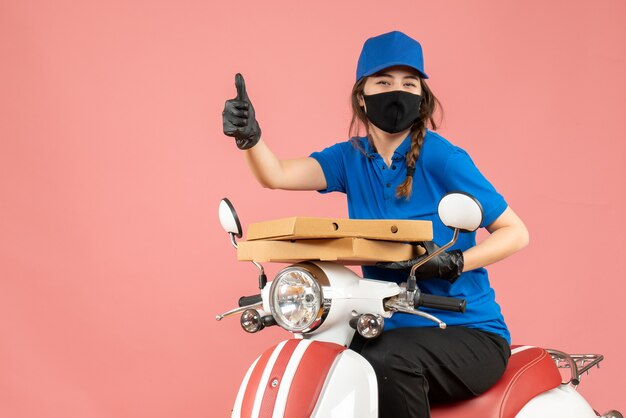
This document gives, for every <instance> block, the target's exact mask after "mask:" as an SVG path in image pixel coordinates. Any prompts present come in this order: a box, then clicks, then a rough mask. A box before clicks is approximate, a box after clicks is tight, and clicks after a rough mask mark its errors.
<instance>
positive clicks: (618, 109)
mask: <svg viewBox="0 0 626 418" xmlns="http://www.w3.org/2000/svg"><path fill="white" fill-rule="evenodd" d="M625 19H626V3H624V2H621V1H618V0H615V1H609V0H599V1H595V2H587V1H564V0H563V1H561V0H559V1H525V2H513V1H495V0H485V1H446V2H434V1H429V2H427V1H389V2H382V3H381V2H370V1H358V2H356V1H341V2H331V1H317V2H292V1H280V2H278V1H266V2H254V1H239V2H211V1H190V0H187V1H173V0H151V1H119V0H109V1H67V0H62V1H56V2H46V1H35V0H24V1H5V2H2V3H1V4H0V92H1V93H0V416H2V417H11V418H27V417H28V418H30V417H39V418H42V417H46V418H47V417H63V418H73V417H76V418H78V417H80V418H83V417H95V418H108V417H115V418H122V417H155V418H156V417H224V416H227V415H228V413H229V411H230V407H231V405H232V403H233V401H234V397H235V394H236V390H237V387H238V384H239V381H240V379H241V378H242V377H243V374H244V373H245V370H246V368H247V367H248V365H249V364H250V363H251V362H252V361H253V360H254V358H255V357H256V356H257V355H258V353H260V351H261V350H262V349H263V348H264V347H266V346H268V345H269V344H272V343H274V342H276V341H278V340H279V339H282V338H285V337H287V334H286V333H285V332H283V331H281V330H278V329H270V330H266V331H263V332H262V333H259V334H257V335H248V334H245V333H244V332H243V331H241V329H240V327H239V325H238V321H237V320H236V319H229V320H224V321H223V322H221V323H217V322H216V321H215V320H214V316H215V314H216V313H219V312H222V311H225V310H228V309H230V308H233V307H234V306H235V304H236V301H237V299H238V297H239V296H241V295H248V294H253V293H255V291H256V289H255V286H256V270H255V269H254V267H253V266H252V265H251V264H247V263H237V262H236V261H235V253H234V251H233V249H232V248H231V246H230V243H229V242H228V239H227V237H226V235H225V234H224V233H223V232H222V231H221V229H220V226H219V223H218V220H217V205H218V201H219V199H220V198H222V197H224V196H228V197H229V198H230V199H231V200H232V201H233V202H234V204H235V205H236V207H237V209H238V211H239V214H240V217H241V219H242V221H243V222H244V224H247V223H250V222H255V221H260V220H266V219H270V218H278V217H284V216H292V215H309V216H333V217H341V216H347V210H346V204H345V201H344V197H343V196H342V195H338V194H335V195H327V196H322V195H319V194H317V193H315V192H283V191H272V190H265V189H262V188H261V187H260V186H259V185H258V184H257V183H256V182H255V181H254V180H253V178H252V176H251V175H250V174H249V172H248V170H247V168H246V166H245V163H244V161H243V158H242V155H241V154H240V152H239V151H238V150H237V149H236V148H235V146H234V144H233V141H232V140H231V139H229V138H226V137H224V136H223V134H222V129H221V117H220V115H221V111H222V106H223V103H224V101H225V100H226V99H228V98H231V97H234V95H235V89H234V74H235V73H236V72H241V73H243V74H244V75H245V77H246V81H247V86H248V93H249V95H250V97H251V99H252V101H253V103H254V106H255V108H256V109H257V114H258V119H259V121H260V123H261V126H262V128H263V136H264V138H265V140H266V141H267V142H268V143H269V144H271V146H272V148H273V149H274V151H275V152H276V153H277V154H278V155H279V156H281V157H284V158H287V157H299V156H304V155H308V154H309V153H310V152H311V151H314V150H319V149H322V148H324V147H326V146H328V145H330V144H333V143H335V142H337V141H341V140H344V139H346V137H347V129H348V123H349V108H348V95H349V91H350V88H351V86H352V83H353V81H354V80H353V77H354V70H355V65H356V60H357V57H358V53H359V50H360V47H361V45H362V42H363V41H364V40H365V39H366V38H367V37H369V36H372V35H375V34H379V33H382V32H386V31H389V30H393V29H399V30H402V31H405V32H406V33H408V34H409V35H411V36H414V37H416V38H417V39H419V40H420V41H421V42H422V44H423V47H424V51H425V62H426V71H427V73H428V74H429V75H430V77H431V79H430V85H431V87H432V88H433V90H434V91H435V92H436V94H437V96H438V97H439V99H440V100H441V102H442V103H443V105H444V109H445V119H444V123H443V126H442V128H441V130H440V132H441V134H442V135H444V136H445V137H447V138H448V139H450V140H451V141H453V142H454V143H456V144H458V145H460V146H462V147H464V148H465V149H467V150H468V151H469V152H470V154H471V155H472V156H473V158H474V160H475V162H476V163H477V164H478V166H479V167H480V168H481V170H482V171H483V172H484V173H485V175H486V176H487V177H488V178H490V179H491V180H492V182H493V183H494V184H495V186H496V187H497V188H498V189H499V190H500V191H501V192H502V193H503V194H504V195H505V197H506V198H507V200H508V201H509V203H510V204H511V206H512V207H513V208H514V209H515V210H516V212H517V213H518V214H519V215H520V216H521V217H522V218H523V219H524V220H525V222H526V224H527V225H528V227H529V229H530V231H531V243H530V246H529V247H528V248H526V249H525V250H523V251H522V252H521V253H518V254H516V255H515V256H513V257H511V258H510V259H507V260H505V261H503V262H500V263H498V264H497V265H494V266H492V267H491V268H490V272H491V277H492V283H493V286H494V288H495V289H496V292H497V295H498V300H499V302H500V303H501V305H502V307H503V310H504V313H505V315H506V319H507V321H508V324H509V326H510V328H511V332H512V336H513V342H514V343H517V344H533V345H541V346H546V347H554V348H558V349H561V350H563V351H568V352H599V353H603V354H604V355H605V356H606V360H605V362H604V363H603V364H602V368H601V369H599V370H594V371H593V373H591V375H590V376H587V377H585V378H584V379H583V381H582V385H581V387H580V391H581V392H582V393H583V394H584V395H585V396H586V397H588V398H589V399H590V400H591V402H592V404H593V406H594V407H595V408H596V409H598V410H600V411H604V410H606V409H609V408H620V409H621V410H622V411H624V410H626V401H625V400H624V399H625V398H624V393H625V392H624V388H625V386H626V385H624V379H623V377H624V375H626V362H624V359H623V356H624V348H623V346H622V345H623V344H625V343H626V332H625V331H624V328H625V327H624V322H625V320H626V316H625V314H624V299H625V298H626V284H625V278H626V277H625V274H624V260H625V258H626V257H625V256H626V238H625V235H626V217H625V216H624V207H625V206H626V198H625V193H624V191H625V189H626V187H625V186H626V184H625V179H626V169H625V163H624V156H625V151H626V147H625V145H624V140H625V137H624V128H625V127H626V126H625V123H624V114H625V111H626V81H625V80H626V79H625V78H624V74H626V48H625V45H624V40H625V39H626V25H624V21H625ZM266 267H267V269H268V272H269V275H270V276H271V275H273V274H274V273H275V272H276V271H277V270H278V269H279V268H280V267H281V266H270V265H268V266H266Z"/></svg>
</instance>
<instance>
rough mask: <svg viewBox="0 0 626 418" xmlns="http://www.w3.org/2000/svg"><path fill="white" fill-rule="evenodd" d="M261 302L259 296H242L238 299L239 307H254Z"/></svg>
mask: <svg viewBox="0 0 626 418" xmlns="http://www.w3.org/2000/svg"><path fill="white" fill-rule="evenodd" d="M262 301H263V299H261V295H252V296H242V297H240V298H239V307H242V306H250V305H256V304H259V303H261V302H262Z"/></svg>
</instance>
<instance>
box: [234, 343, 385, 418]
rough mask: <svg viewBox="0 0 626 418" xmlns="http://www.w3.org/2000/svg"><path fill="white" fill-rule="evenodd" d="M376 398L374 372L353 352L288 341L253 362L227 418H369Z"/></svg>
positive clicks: (328, 345)
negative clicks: (229, 417) (347, 417)
mask: <svg viewBox="0 0 626 418" xmlns="http://www.w3.org/2000/svg"><path fill="white" fill-rule="evenodd" d="M376 394H377V386H376V376H375V374H374V370H373V369H372V367H371V366H370V364H369V363H368V362H367V361H366V360H365V359H364V358H363V357H361V356H360V355H359V354H357V353H355V352H353V351H351V350H346V348H345V347H344V346H341V345H338V344H333V343H325V342H319V341H311V340H296V339H293V340H287V341H283V342H281V343H279V344H277V345H276V346H274V347H270V348H269V349H268V350H266V351H265V352H264V353H263V354H262V355H261V356H260V357H259V358H258V359H256V360H255V362H254V363H253V365H252V366H251V367H250V369H249V370H248V372H247V373H246V376H245V378H244V381H243V382H242V385H241V387H240V388H239V393H238V394H237V398H236V401H235V407H234V408H233V412H232V415H231V416H232V417H233V418H240V417H241V418H282V417H285V418H298V417H304V416H306V417H309V416H312V417H319V418H322V417H324V418H326V417H346V416H354V417H356V416H358V417H364V418H369V417H372V418H375V417H376V416H377V414H378V411H377V406H378V400H377V395H376Z"/></svg>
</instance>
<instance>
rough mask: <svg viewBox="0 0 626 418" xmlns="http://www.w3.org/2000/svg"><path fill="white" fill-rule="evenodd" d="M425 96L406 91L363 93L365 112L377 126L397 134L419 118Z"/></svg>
mask: <svg viewBox="0 0 626 418" xmlns="http://www.w3.org/2000/svg"><path fill="white" fill-rule="evenodd" d="M422 99H423V97H422V96H420V95H418V94H413V93H408V92H406V91H401V90H394V91H388V92H385V93H378V94H370V95H365V94H364V95H363V100H365V107H366V109H367V111H366V112H365V114H366V115H367V118H368V119H369V120H370V122H372V123H373V124H374V125H375V126H376V127H378V128H380V129H382V130H383V131H385V132H387V133H390V134H395V133H398V132H402V131H404V130H406V129H409V128H410V127H411V125H413V122H415V121H416V120H417V119H418V118H419V112H420V104H421V103H422Z"/></svg>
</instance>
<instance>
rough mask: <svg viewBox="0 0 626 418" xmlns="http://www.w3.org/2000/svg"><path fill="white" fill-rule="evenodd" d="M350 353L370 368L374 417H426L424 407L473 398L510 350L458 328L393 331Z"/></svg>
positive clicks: (357, 342) (359, 341) (500, 369)
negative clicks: (373, 381)
mask: <svg viewBox="0 0 626 418" xmlns="http://www.w3.org/2000/svg"><path fill="white" fill-rule="evenodd" d="M350 348H351V349H353V350H355V351H357V352H360V353H361V355H362V356H363V357H365V358H366V359H367V360H368V361H369V362H370V364H371V365H372V366H373V367H374V371H375V372H376V378H377V380H378V416H379V417H382V418H384V417H393V418H400V417H411V418H428V417H430V403H438V402H451V401H456V400H462V399H468V398H471V397H474V396H477V395H479V394H481V393H483V392H484V391H486V390H487V389H489V388H490V387H491V386H493V384H494V383H496V381H497V380H498V379H499V378H500V377H501V376H502V373H504V369H505V368H506V365H507V362H508V360H509V357H510V355H511V350H510V348H509V344H508V343H507V341H506V340H505V339H504V338H502V337H500V336H498V335H495V334H491V333H489V332H484V331H480V330H476V329H471V328H464V327H448V328H447V329H445V330H442V329H439V328H417V327H415V328H398V329H393V330H390V331H387V332H384V333H383V334H382V335H381V336H380V337H378V338H377V339H374V340H365V339H364V338H362V337H361V336H360V335H358V334H356V336H355V338H354V340H353V341H352V344H351V346H350Z"/></svg>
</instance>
